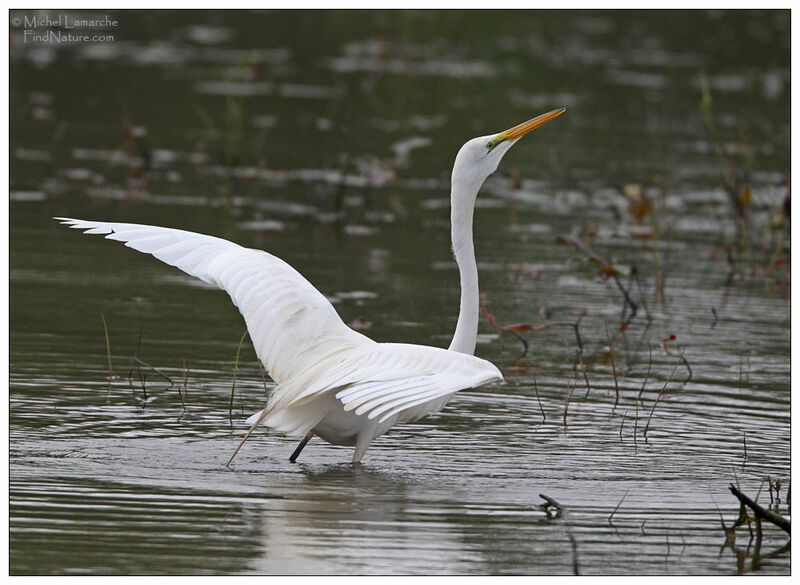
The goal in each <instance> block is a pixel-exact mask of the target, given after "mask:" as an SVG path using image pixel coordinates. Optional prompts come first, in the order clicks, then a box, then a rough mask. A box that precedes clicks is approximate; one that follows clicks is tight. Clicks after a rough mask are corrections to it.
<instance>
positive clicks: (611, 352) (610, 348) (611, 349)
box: [605, 321, 619, 413]
mask: <svg viewBox="0 0 800 585" xmlns="http://www.w3.org/2000/svg"><path fill="white" fill-rule="evenodd" d="M605 325H606V339H607V340H608V353H609V355H610V356H611V371H612V372H613V374H614V391H615V395H616V398H615V399H614V408H613V409H611V412H612V413H613V412H614V411H615V410H616V409H617V405H618V404H619V383H618V382H617V366H616V364H615V363H614V347H613V346H612V345H611V336H610V335H609V334H608V322H607V321H605Z"/></svg>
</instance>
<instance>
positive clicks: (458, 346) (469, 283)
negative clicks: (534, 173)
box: [449, 174, 480, 355]
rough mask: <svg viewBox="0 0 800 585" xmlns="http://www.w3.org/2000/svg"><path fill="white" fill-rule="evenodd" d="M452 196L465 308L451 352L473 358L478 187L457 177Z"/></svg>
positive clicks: (476, 311)
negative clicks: (474, 224) (474, 217)
mask: <svg viewBox="0 0 800 585" xmlns="http://www.w3.org/2000/svg"><path fill="white" fill-rule="evenodd" d="M453 179H454V180H453V185H452V190H451V193H450V205H451V209H450V232H451V236H452V239H453V254H454V255H455V257H456V264H458V274H459V277H460V278H461V306H460V309H459V312H458V323H457V324H456V332H455V333H454V334H453V341H451V342H450V347H449V349H450V350H451V351H457V352H459V353H466V354H469V355H472V354H474V353H475V342H476V341H477V338H478V314H479V310H480V309H479V293H478V265H477V264H476V262H475V246H474V245H473V242H472V214H473V211H474V210H475V198H476V197H477V195H478V189H479V188H480V184H478V185H477V186H464V185H463V183H461V182H459V181H457V180H456V176H455V174H454V176H453Z"/></svg>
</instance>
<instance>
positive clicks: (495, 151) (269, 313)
mask: <svg viewBox="0 0 800 585" xmlns="http://www.w3.org/2000/svg"><path fill="white" fill-rule="evenodd" d="M562 112H563V109H562V110H555V111H553V112H549V113H548V114H544V115H543V116H539V117H538V118H534V119H533V120H530V121H528V122H526V123H524V124H520V125H519V126H516V127H514V128H512V129H510V130H507V131H506V132H503V133H500V134H498V135H496V136H484V137H480V138H475V139H473V140H470V141H469V142H467V143H466V144H465V145H464V146H463V147H462V148H461V150H460V151H459V153H458V156H457V157H456V162H455V166H454V168H453V176H452V190H451V202H452V236H453V249H454V253H455V256H456V261H457V262H458V266H459V272H460V277H461V284H462V294H461V310H460V314H459V319H458V324H457V327H456V334H455V336H454V338H453V342H452V343H451V345H450V348H449V349H441V348H436V347H428V346H420V345H410V344H402V343H376V342H375V341H373V340H371V339H369V338H368V337H366V336H364V335H362V334H360V333H358V332H356V331H353V330H352V329H350V328H349V327H348V326H347V325H345V324H344V322H343V321H342V320H341V318H340V317H339V315H338V314H337V313H336V310H335V309H334V308H333V306H332V305H331V304H330V302H328V300H327V299H326V298H325V296H323V295H322V294H321V293H320V292H319V291H318V290H317V289H316V288H314V286H312V285H311V283H309V282H308V281H307V280H306V279H305V278H303V276H301V275H300V273H298V272H297V271H296V270H295V269H294V268H292V267H291V266H289V265H288V264H287V263H286V262H284V261H282V260H280V259H279V258H276V257H275V256H272V255H271V254H268V253H266V252H263V251H260V250H253V249H249V248H244V247H242V246H239V245H237V244H234V243H233V242H229V241H227V240H223V239H221V238H215V237H212V236H206V235H201V234H196V233H192V232H188V231H183V230H177V229H171V228H163V227H155V226H147V225H137V224H129V223H113V222H99V221H84V220H80V219H69V218H56V219H58V220H60V221H61V222H62V223H64V224H67V225H69V226H70V227H72V228H76V229H82V230H86V231H85V233H88V234H103V235H105V236H106V238H107V239H110V240H117V241H120V242H124V243H125V245H126V246H128V247H130V248H133V249H134V250H138V251H140V252H144V253H147V254H152V255H153V256H155V257H156V258H158V259H159V260H161V261H163V262H165V263H167V264H170V265H172V266H176V267H177V268H180V269H181V270H183V271H184V272H186V273H188V274H191V275H192V276H195V277H197V278H200V279H201V280H203V281H205V282H208V283H210V284H214V285H216V286H217V287H219V288H221V289H223V290H225V291H226V292H227V293H228V294H229V295H230V297H231V299H232V300H233V302H234V304H235V305H236V306H237V307H238V308H239V311H241V313H242V315H243V316H244V319H245V322H246V324H247V330H248V332H249V333H250V339H251V341H252V343H253V346H254V348H255V350H256V354H257V355H258V357H259V359H260V360H261V362H262V363H263V364H264V367H265V368H266V370H267V372H268V373H269V375H270V376H271V377H272V378H273V379H274V380H275V382H276V383H277V386H276V388H275V389H274V391H273V393H272V395H271V396H270V399H269V401H268V403H267V406H266V408H265V410H263V411H261V412H259V413H257V414H255V415H253V416H252V417H251V418H250V419H248V422H249V423H253V424H254V423H257V422H260V423H263V424H264V425H266V426H268V427H271V428H274V429H276V430H279V431H283V432H285V433H288V434H292V435H298V436H306V437H307V438H308V437H309V436H310V434H314V435H317V436H319V437H321V438H323V439H324V440H326V441H328V442H330V443H333V444H336V445H355V453H354V455H353V461H354V462H359V461H361V458H362V457H363V455H364V453H365V452H366V450H367V447H368V446H369V444H370V442H371V441H372V440H373V439H375V438H376V437H378V436H380V435H382V434H383V433H385V432H386V431H387V430H389V428H391V427H392V426H393V425H395V424H397V423H400V422H404V421H408V420H413V419H416V418H419V417H421V416H424V415H425V414H428V413H430V412H435V411H437V410H439V409H441V408H442V407H443V406H444V405H445V404H446V403H447V401H448V400H449V399H450V398H451V397H452V395H453V394H454V393H455V392H457V391H459V390H463V389H465V388H472V387H476V386H480V385H483V384H486V383H489V382H493V381H500V380H502V379H503V377H502V375H501V373H500V371H499V370H498V369H497V368H496V367H495V366H494V365H493V364H491V363H490V362H488V361H486V360H483V359H480V358H477V357H475V356H473V355H470V354H472V352H473V350H474V347H475V340H476V337H477V323H478V279H477V268H476V264H475V257H474V251H473V246H472V211H473V209H474V204H475V197H476V196H477V193H478V189H479V188H480V186H481V185H482V184H483V181H484V180H485V179H486V177H488V176H489V175H490V174H491V173H492V172H494V170H495V169H496V168H497V164H498V163H499V161H500V158H502V156H503V154H504V153H505V152H506V151H507V150H508V148H510V146H511V145H512V144H513V143H514V142H516V140H518V139H519V138H520V137H521V136H522V135H524V134H525V133H527V132H529V131H530V130H532V129H533V128H535V127H537V126H539V125H541V124H543V123H545V122H547V121H549V120H550V119H552V118H554V117H556V116H558V115H560V114H561V113H562ZM307 438H306V440H307ZM306 440H304V442H303V443H301V446H300V447H299V448H298V450H297V451H296V452H295V455H293V458H294V457H296V455H297V454H298V453H299V450H300V449H302V447H303V446H304V445H305V442H306ZM292 460H294V459H292Z"/></svg>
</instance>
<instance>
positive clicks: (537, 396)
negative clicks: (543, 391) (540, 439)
mask: <svg viewBox="0 0 800 585" xmlns="http://www.w3.org/2000/svg"><path fill="white" fill-rule="evenodd" d="M533 391H534V392H536V401H537V402H538V403H539V410H541V411H542V424H544V423H545V422H546V421H547V417H546V416H545V415H544V407H543V406H542V400H541V399H540V398H539V386H538V385H537V384H536V374H534V375H533Z"/></svg>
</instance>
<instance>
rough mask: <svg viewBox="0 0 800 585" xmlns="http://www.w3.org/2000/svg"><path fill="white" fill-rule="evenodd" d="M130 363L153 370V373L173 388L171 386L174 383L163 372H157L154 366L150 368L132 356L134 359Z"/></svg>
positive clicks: (144, 362)
mask: <svg viewBox="0 0 800 585" xmlns="http://www.w3.org/2000/svg"><path fill="white" fill-rule="evenodd" d="M132 361H133V362H134V363H136V364H137V365H139V366H145V367H146V368H150V369H151V370H153V371H154V372H155V373H156V374H158V375H159V376H161V377H162V378H164V379H165V380H166V381H167V382H169V385H170V386H173V385H174V384H175V383H174V382H173V381H172V378H170V377H169V376H167V375H166V374H165V373H164V372H162V371H161V370H159V369H158V368H157V367H155V366H152V365H150V364H148V363H147V362H146V361H144V360H142V359H139V358H138V357H136V356H134V357H133V360H132Z"/></svg>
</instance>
